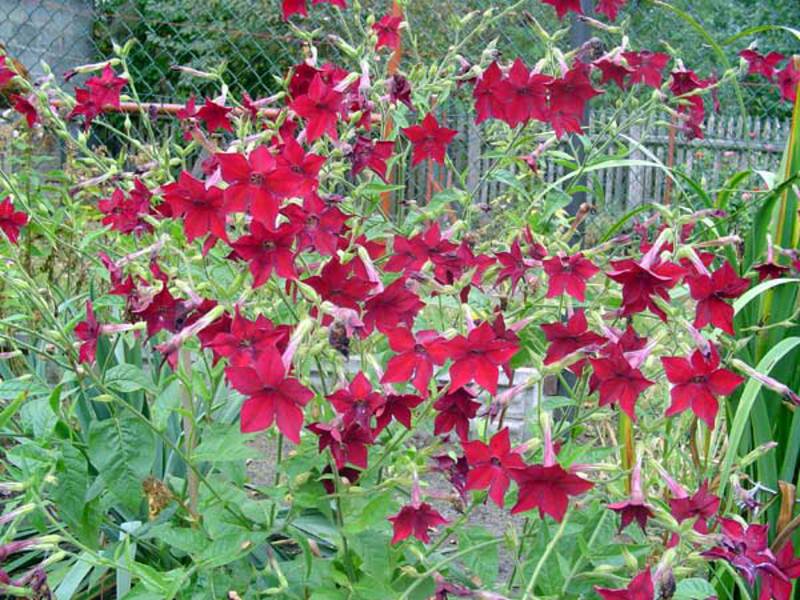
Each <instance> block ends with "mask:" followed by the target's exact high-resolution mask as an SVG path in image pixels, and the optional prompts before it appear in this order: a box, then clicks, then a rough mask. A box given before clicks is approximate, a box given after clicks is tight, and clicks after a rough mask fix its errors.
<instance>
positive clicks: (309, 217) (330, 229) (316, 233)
mask: <svg viewBox="0 0 800 600" xmlns="http://www.w3.org/2000/svg"><path fill="white" fill-rule="evenodd" d="M282 212H283V214H284V215H285V216H286V217H287V218H288V219H289V222H290V223H292V224H295V225H299V226H300V230H299V231H298V232H297V251H298V252H300V251H301V250H305V249H307V248H313V249H314V250H316V251H317V252H318V253H319V254H321V255H323V256H332V255H334V254H336V247H337V245H338V243H339V239H340V234H341V231H342V229H343V227H344V224H345V222H346V221H347V219H348V218H349V217H348V216H347V215H345V214H344V213H343V212H342V211H340V210H339V209H338V208H336V207H335V206H328V205H327V204H325V202H323V201H322V200H321V199H320V198H319V196H317V195H316V194H313V195H311V196H308V197H306V198H305V200H303V206H302V207H301V206H298V205H297V204H289V205H288V206H287V207H285V208H284V209H283V211H282Z"/></svg>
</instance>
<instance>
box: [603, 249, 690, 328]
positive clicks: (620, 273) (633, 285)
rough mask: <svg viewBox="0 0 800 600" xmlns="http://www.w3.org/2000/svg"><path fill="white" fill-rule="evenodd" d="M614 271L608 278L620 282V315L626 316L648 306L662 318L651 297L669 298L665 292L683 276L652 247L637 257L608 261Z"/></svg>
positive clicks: (663, 315) (664, 318)
mask: <svg viewBox="0 0 800 600" xmlns="http://www.w3.org/2000/svg"><path fill="white" fill-rule="evenodd" d="M611 265H612V266H613V268H614V270H613V271H611V272H609V273H607V275H608V277H610V278H611V279H613V280H614V281H616V282H617V283H621V284H622V315H623V316H626V317H627V316H628V315H633V314H636V313H639V312H642V311H644V310H645V309H648V308H649V309H650V311H651V312H653V313H654V314H656V315H658V316H659V318H660V319H661V320H662V321H666V320H667V315H666V313H665V312H664V311H663V310H661V309H660V308H659V307H658V305H657V304H656V303H655V301H654V300H653V296H655V295H658V296H660V297H661V298H663V299H664V300H666V301H669V292H668V291H667V290H669V289H671V288H673V287H674V286H675V284H677V283H678V281H680V279H681V277H682V276H683V275H684V270H683V269H682V268H681V267H679V266H678V265H676V264H674V263H671V262H668V261H662V260H661V259H660V258H659V257H658V249H657V248H656V247H653V248H651V249H650V251H649V252H648V253H647V254H646V255H645V256H644V257H642V259H641V260H639V261H638V262H637V261H634V260H631V259H624V260H616V261H611Z"/></svg>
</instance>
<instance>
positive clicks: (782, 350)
mask: <svg viewBox="0 0 800 600" xmlns="http://www.w3.org/2000/svg"><path fill="white" fill-rule="evenodd" d="M797 346H800V337H791V338H786V339H784V340H781V341H780V342H779V343H778V344H777V345H775V346H773V347H772V348H771V349H770V351H769V352H767V354H766V356H764V358H763V359H761V362H759V363H758V365H757V366H756V370H757V371H758V372H759V373H762V374H763V375H768V374H769V372H770V371H772V369H773V367H774V366H775V365H776V364H777V363H778V361H780V360H781V359H782V358H783V357H784V356H786V354H788V353H789V352H791V351H792V350H793V349H794V348H796V347H797ZM760 390H761V383H760V382H759V381H756V380H755V379H751V380H749V381H748V382H747V384H746V385H745V388H744V392H743V393H742V397H741V398H740V399H739V404H738V406H737V407H736V414H735V416H734V418H733V423H732V424H731V427H730V435H729V436H728V450H727V452H726V453H725V457H724V458H723V460H722V466H721V467H720V477H719V496H720V497H722V495H723V493H724V491H725V486H726V485H728V479H729V478H730V473H731V467H732V466H733V462H734V460H736V456H737V454H738V453H739V446H740V444H741V441H742V436H743V435H744V431H745V427H746V426H747V424H748V421H749V419H750V411H751V410H752V409H753V404H755V401H756V399H757V398H758V392H759V391H760Z"/></svg>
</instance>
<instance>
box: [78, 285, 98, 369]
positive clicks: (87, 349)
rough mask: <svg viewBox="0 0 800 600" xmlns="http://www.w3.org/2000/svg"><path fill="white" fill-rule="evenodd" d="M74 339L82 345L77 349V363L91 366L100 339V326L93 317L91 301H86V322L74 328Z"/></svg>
mask: <svg viewBox="0 0 800 600" xmlns="http://www.w3.org/2000/svg"><path fill="white" fill-rule="evenodd" d="M74 332H75V337H76V338H78V339H79V340H80V341H81V342H82V343H81V345H80V348H79V349H78V362H82V363H88V364H91V363H93V362H94V360H95V355H96V354H97V342H98V340H99V339H100V324H99V323H98V322H97V319H96V318H95V316H94V307H93V306H92V301H91V300H87V301H86V320H85V321H81V322H80V323H78V324H77V325H76V326H75V330H74Z"/></svg>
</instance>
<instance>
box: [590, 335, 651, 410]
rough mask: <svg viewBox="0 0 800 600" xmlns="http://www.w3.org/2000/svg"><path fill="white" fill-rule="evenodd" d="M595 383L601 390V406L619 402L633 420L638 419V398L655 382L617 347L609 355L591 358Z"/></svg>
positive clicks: (621, 408)
mask: <svg viewBox="0 0 800 600" xmlns="http://www.w3.org/2000/svg"><path fill="white" fill-rule="evenodd" d="M589 362H590V363H591V364H592V370H593V374H594V377H595V378H596V379H595V384H596V385H597V389H598V390H599V392H600V406H605V405H607V404H617V405H618V406H619V408H620V410H622V411H623V412H624V413H625V414H627V415H628V416H629V417H630V418H631V420H633V421H635V420H636V400H637V399H638V398H639V396H640V395H641V394H642V392H644V391H645V390H646V389H647V388H649V387H650V386H651V385H653V382H652V381H650V380H649V379H646V378H645V376H644V375H642V372H641V371H640V370H639V369H637V368H634V367H633V366H631V364H630V362H629V361H628V359H627V358H625V355H624V354H623V352H622V349H620V348H619V347H615V349H614V350H613V351H612V352H610V353H609V354H608V355H607V356H604V357H602V358H590V359H589Z"/></svg>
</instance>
